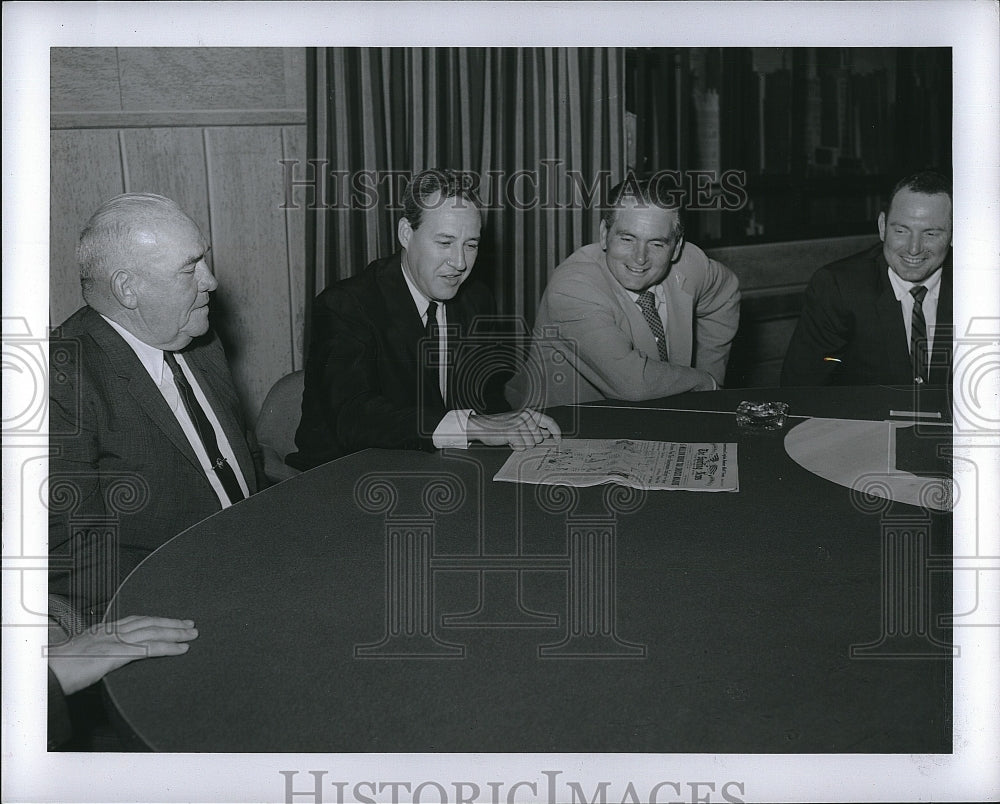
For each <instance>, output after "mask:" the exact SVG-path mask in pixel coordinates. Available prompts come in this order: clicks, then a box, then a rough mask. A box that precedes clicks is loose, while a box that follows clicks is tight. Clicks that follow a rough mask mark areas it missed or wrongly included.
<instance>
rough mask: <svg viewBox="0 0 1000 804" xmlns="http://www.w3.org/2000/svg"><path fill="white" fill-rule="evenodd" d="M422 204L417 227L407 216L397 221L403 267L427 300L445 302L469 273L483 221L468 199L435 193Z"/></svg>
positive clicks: (474, 259)
mask: <svg viewBox="0 0 1000 804" xmlns="http://www.w3.org/2000/svg"><path fill="white" fill-rule="evenodd" d="M425 204H426V207H427V208H426V209H425V210H424V211H423V212H422V214H421V216H420V226H419V227H418V228H417V229H414V228H412V227H411V226H410V222H409V220H407V219H406V218H403V219H402V220H400V222H399V229H398V231H397V234H398V237H399V243H400V245H402V247H403V249H404V251H403V270H404V271H406V274H407V276H409V278H410V281H411V282H413V284H414V285H416V286H417V289H418V290H419V291H420V292H421V293H423V294H424V296H426V297H427V298H428V299H431V300H433V301H437V302H446V301H448V300H449V299H452V298H454V296H455V294H456V293H458V289H459V287H460V286H461V284H462V283H463V282H464V281H465V280H466V279H468V278H469V274H470V273H471V272H472V266H473V265H475V263H476V256H477V255H478V253H479V232H480V228H481V226H482V221H481V219H480V214H479V210H478V209H477V208H476V207H475V206H474V205H473V203H472V202H471V201H469V199H467V198H445V199H443V200H442V199H441V197H440V194H439V193H436V194H435V195H433V196H431V197H430V198H428V199H427V200H426V202H425Z"/></svg>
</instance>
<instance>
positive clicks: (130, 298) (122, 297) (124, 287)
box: [110, 271, 139, 310]
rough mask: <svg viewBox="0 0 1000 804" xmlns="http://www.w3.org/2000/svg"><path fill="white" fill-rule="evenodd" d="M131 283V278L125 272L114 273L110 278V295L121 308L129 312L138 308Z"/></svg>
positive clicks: (137, 299)
mask: <svg viewBox="0 0 1000 804" xmlns="http://www.w3.org/2000/svg"><path fill="white" fill-rule="evenodd" d="M133 283H134V280H133V277H132V275H131V274H130V273H128V272H127V271H115V272H114V274H112V276H111V283H110V284H111V295H112V296H114V297H115V299H117V300H118V303H119V304H120V305H121V306H122V307H125V308H127V309H129V310H134V309H135V308H136V307H138V306H139V298H138V296H136V292H135V287H134V284H133Z"/></svg>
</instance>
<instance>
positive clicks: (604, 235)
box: [601, 218, 608, 251]
mask: <svg viewBox="0 0 1000 804" xmlns="http://www.w3.org/2000/svg"><path fill="white" fill-rule="evenodd" d="M601 248H603V249H604V250H605V251H607V250H608V224H607V223H605V222H604V218H601Z"/></svg>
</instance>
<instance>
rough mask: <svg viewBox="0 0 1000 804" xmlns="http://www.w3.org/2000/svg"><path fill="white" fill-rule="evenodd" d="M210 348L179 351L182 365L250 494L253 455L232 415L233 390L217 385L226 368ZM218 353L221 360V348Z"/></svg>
mask: <svg viewBox="0 0 1000 804" xmlns="http://www.w3.org/2000/svg"><path fill="white" fill-rule="evenodd" d="M207 337H214V336H207ZM199 340H202V339H199ZM211 347H212V344H211V343H208V344H204V345H201V346H197V347H194V348H190V349H189V350H188V351H184V352H182V354H183V355H184V360H185V362H186V363H187V364H188V368H190V369H191V372H192V373H193V374H194V375H195V378H196V379H197V380H198V385H200V386H201V390H202V392H203V393H204V394H205V399H207V400H208V404H209V405H211V407H212V411H213V412H214V413H215V416H216V418H217V419H218V420H219V424H220V425H221V427H222V432H223V433H224V434H225V436H226V440H227V441H228V442H229V446H230V447H232V449H233V455H235V456H236V461H237V463H239V465H240V469H241V470H242V472H243V478H244V479H245V480H246V482H247V488H248V489H249V490H250V493H251V494H253V493H254V492H255V491H256V490H257V489H256V468H255V467H254V463H253V456H252V455H251V454H250V448H249V447H248V446H247V438H246V433H245V432H244V429H243V425H242V422H241V421H240V420H239V418H238V417H237V415H236V412H237V411H238V410H239V404H240V403H239V399H238V398H237V397H236V395H235V392H234V389H232V388H231V387H228V386H227V385H226V384H224V383H223V382H221V377H223V376H225V372H227V371H228V369H227V368H226V366H224V365H223V366H219V365H216V361H215V360H213V357H212V355H211V353H210V351H209V350H210V349H211ZM218 353H219V356H220V358H221V356H222V350H221V347H220V348H219V350H218ZM223 359H224V358H223Z"/></svg>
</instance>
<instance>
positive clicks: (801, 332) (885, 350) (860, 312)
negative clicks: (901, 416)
mask: <svg viewBox="0 0 1000 804" xmlns="http://www.w3.org/2000/svg"><path fill="white" fill-rule="evenodd" d="M887 271H888V265H887V264H886V261H885V257H883V255H882V244H881V243H879V244H877V245H875V246H873V247H872V248H870V249H868V250H867V251H863V252H861V253H860V254H855V255H853V256H851V257H847V258H845V259H843V260H840V261H838V262H834V263H831V264H830V265H826V266H824V267H822V268H820V269H819V270H818V271H817V272H816V273H815V274H814V275H813V277H812V279H811V280H810V282H809V286H808V287H807V288H806V293H805V304H804V307H803V310H802V316H801V317H800V318H799V322H798V325H797V326H796V328H795V333H794V334H793V335H792V340H791V342H790V343H789V345H788V352H787V353H786V354H785V363H784V366H783V367H782V371H781V384H782V385H912V384H913V370H912V368H911V364H910V350H909V344H908V343H907V340H906V327H905V325H904V324H903V315H902V313H901V312H900V305H899V302H898V301H897V300H896V296H895V295H894V294H893V292H892V285H891V284H890V283H889V277H888V275H887ZM942 271H943V273H942V275H941V291H940V295H939V297H938V308H937V325H936V327H935V333H934V347H933V352H932V354H931V366H930V371H929V373H928V382H929V384H931V385H945V384H947V383H948V382H949V381H950V372H951V348H952V328H953V324H952V278H951V255H950V254H949V256H948V259H947V260H946V261H945V264H944V266H943V268H942ZM824 357H836V358H838V359H839V360H840V362H839V363H837V362H834V361H827V360H824V359H823V358H824Z"/></svg>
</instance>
